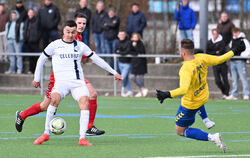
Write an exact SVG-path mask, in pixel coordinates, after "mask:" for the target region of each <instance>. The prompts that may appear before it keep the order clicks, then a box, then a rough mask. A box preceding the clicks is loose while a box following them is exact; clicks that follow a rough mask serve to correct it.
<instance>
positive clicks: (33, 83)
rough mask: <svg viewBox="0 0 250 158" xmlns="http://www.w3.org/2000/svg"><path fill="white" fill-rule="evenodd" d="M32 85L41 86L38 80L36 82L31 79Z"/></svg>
mask: <svg viewBox="0 0 250 158" xmlns="http://www.w3.org/2000/svg"><path fill="white" fill-rule="evenodd" d="M32 85H33V86H34V87H35V88H38V87H39V88H41V85H40V82H36V81H34V80H33V81H32Z"/></svg>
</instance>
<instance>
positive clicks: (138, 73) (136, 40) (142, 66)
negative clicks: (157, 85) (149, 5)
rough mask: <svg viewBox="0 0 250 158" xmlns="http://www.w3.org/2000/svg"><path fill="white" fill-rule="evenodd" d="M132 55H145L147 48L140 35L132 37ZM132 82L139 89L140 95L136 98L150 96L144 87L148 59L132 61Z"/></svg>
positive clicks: (133, 59) (134, 34) (136, 34)
mask: <svg viewBox="0 0 250 158" xmlns="http://www.w3.org/2000/svg"><path fill="white" fill-rule="evenodd" d="M131 42H132V44H131V48H130V49H131V50H130V51H131V54H132V55H138V54H145V47H144V44H143V42H142V38H141V36H140V34H139V33H133V34H132V36H131ZM131 65H132V70H131V74H132V75H131V76H132V80H133V81H134V82H135V84H136V85H137V86H138V87H139V90H140V91H139V93H137V94H136V95H135V97H145V96H146V95H147V94H148V89H146V88H145V87H144V74H146V73H147V59H146V58H132V60H131Z"/></svg>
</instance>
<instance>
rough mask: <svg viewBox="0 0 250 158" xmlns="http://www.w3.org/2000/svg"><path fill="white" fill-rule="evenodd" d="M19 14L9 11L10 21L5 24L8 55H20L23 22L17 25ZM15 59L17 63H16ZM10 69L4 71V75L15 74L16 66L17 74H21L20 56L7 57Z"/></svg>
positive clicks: (21, 59)
mask: <svg viewBox="0 0 250 158" xmlns="http://www.w3.org/2000/svg"><path fill="white" fill-rule="evenodd" d="M18 18H19V14H18V12H17V11H16V10H13V11H11V17H10V21H9V22H7V23H6V26H5V30H6V37H7V40H8V52H9V53H21V43H22V41H23V22H21V23H20V24H18V23H17V19H18ZM16 58H17V62H16ZM9 59H10V67H9V70H8V71H6V72H5V73H6V74H10V73H15V69H16V66H17V74H21V73H22V71H23V58H22V56H17V57H15V56H13V55H12V56H9Z"/></svg>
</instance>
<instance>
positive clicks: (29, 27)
mask: <svg viewBox="0 0 250 158" xmlns="http://www.w3.org/2000/svg"><path fill="white" fill-rule="evenodd" d="M40 37H41V33H40V31H39V22H38V18H37V17H36V16H35V11H34V10H33V9H29V10H28V19H27V20H26V21H25V23H24V32H23V38H24V45H25V47H24V48H25V52H29V53H30V52H36V53H38V52H39V41H40ZM37 59H38V56H34V57H29V72H28V73H34V72H35V68H36V62H37Z"/></svg>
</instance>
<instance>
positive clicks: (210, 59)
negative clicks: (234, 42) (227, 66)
mask: <svg viewBox="0 0 250 158" xmlns="http://www.w3.org/2000/svg"><path fill="white" fill-rule="evenodd" d="M245 49H246V46H245V44H244V42H241V43H240V45H239V46H238V47H235V48H232V50H231V51H229V52H227V53H226V54H224V55H221V56H212V55H205V57H204V59H205V61H206V63H207V64H208V65H218V64H221V63H224V62H225V61H227V60H229V59H230V58H232V57H233V56H234V55H240V54H241V52H243V51H245Z"/></svg>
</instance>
